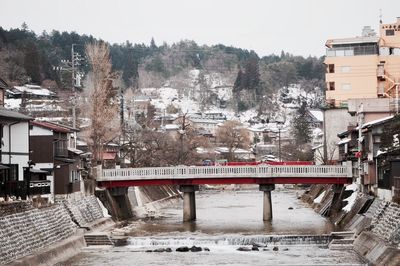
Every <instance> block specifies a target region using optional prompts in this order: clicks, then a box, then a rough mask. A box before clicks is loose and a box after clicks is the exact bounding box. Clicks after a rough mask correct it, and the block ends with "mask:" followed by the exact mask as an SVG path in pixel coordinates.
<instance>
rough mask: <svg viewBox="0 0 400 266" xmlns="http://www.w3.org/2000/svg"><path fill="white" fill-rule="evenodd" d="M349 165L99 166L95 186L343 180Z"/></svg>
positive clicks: (347, 179)
mask: <svg viewBox="0 0 400 266" xmlns="http://www.w3.org/2000/svg"><path fill="white" fill-rule="evenodd" d="M351 178H352V174H351V169H348V168H347V167H345V166H338V165H334V166H333V165H291V166H286V165H285V166H282V165H279V166H276V165H248V166H177V167H153V168H122V169H105V170H99V171H98V175H97V181H98V183H99V186H103V187H120V186H145V185H201V184H346V183H351Z"/></svg>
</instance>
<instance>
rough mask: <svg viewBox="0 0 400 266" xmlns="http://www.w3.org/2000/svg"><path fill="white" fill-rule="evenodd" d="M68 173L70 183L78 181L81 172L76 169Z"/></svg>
mask: <svg viewBox="0 0 400 266" xmlns="http://www.w3.org/2000/svg"><path fill="white" fill-rule="evenodd" d="M69 174H70V182H71V183H75V182H79V181H80V180H81V174H80V173H79V172H78V171H71V172H70V173H69Z"/></svg>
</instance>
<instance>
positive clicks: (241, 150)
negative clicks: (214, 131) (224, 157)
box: [215, 147, 252, 154]
mask: <svg viewBox="0 0 400 266" xmlns="http://www.w3.org/2000/svg"><path fill="white" fill-rule="evenodd" d="M215 151H216V152H219V153H227V152H229V148H227V147H217V148H215ZM233 152H234V153H245V154H248V153H252V152H251V151H249V150H245V149H235V150H234V151H233Z"/></svg>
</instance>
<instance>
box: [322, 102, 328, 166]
mask: <svg viewBox="0 0 400 266" xmlns="http://www.w3.org/2000/svg"><path fill="white" fill-rule="evenodd" d="M326 110H327V109H326V108H323V109H322V111H323V113H322V114H323V120H324V121H323V122H322V123H323V126H324V159H323V161H324V164H328V146H327V141H326V137H327V136H326Z"/></svg>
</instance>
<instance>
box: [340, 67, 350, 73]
mask: <svg viewBox="0 0 400 266" xmlns="http://www.w3.org/2000/svg"><path fill="white" fill-rule="evenodd" d="M341 69H342V73H348V72H350V71H351V67H350V66H342V67H341Z"/></svg>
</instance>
